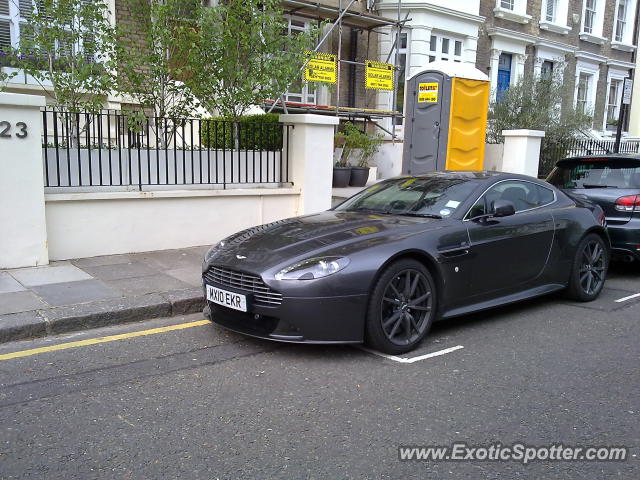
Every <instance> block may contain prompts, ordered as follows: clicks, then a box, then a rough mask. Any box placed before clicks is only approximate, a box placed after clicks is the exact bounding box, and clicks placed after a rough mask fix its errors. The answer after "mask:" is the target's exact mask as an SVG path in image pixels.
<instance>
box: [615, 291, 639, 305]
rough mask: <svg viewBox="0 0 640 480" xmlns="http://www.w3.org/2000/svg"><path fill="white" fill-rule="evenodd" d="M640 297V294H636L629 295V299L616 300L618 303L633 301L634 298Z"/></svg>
mask: <svg viewBox="0 0 640 480" xmlns="http://www.w3.org/2000/svg"><path fill="white" fill-rule="evenodd" d="M637 297H640V293H634V294H633V295H629V296H628V297H622V298H619V299H617V300H616V303H620V302H626V301H627V300H631V299H632V298H637Z"/></svg>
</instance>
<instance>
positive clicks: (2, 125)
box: [0, 121, 28, 138]
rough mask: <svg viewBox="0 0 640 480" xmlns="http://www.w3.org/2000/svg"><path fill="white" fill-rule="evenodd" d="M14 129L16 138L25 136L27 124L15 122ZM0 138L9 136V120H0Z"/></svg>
mask: <svg viewBox="0 0 640 480" xmlns="http://www.w3.org/2000/svg"><path fill="white" fill-rule="evenodd" d="M16 129H17V130H18V131H17V132H16V133H15V135H16V137H17V138H27V135H28V132H27V124H26V123H24V122H18V123H16ZM0 138H11V122H7V121H1V122H0Z"/></svg>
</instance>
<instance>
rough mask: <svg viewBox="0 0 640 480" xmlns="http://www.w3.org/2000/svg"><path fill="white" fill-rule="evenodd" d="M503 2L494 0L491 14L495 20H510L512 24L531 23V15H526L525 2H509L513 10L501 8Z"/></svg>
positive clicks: (513, 0)
mask: <svg viewBox="0 0 640 480" xmlns="http://www.w3.org/2000/svg"><path fill="white" fill-rule="evenodd" d="M503 1H504V0H496V3H495V8H494V9H493V13H494V14H495V16H496V17H497V18H503V19H505V20H511V21H512V22H516V23H521V24H523V25H524V24H526V23H529V22H530V21H531V18H532V17H531V15H527V1H526V0H510V3H511V4H512V5H513V8H505V7H503V6H502V5H503V3H502V2H503Z"/></svg>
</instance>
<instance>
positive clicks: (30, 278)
mask: <svg viewBox="0 0 640 480" xmlns="http://www.w3.org/2000/svg"><path fill="white" fill-rule="evenodd" d="M8 273H9V274H10V275H11V276H12V277H13V278H15V279H16V280H18V281H19V282H20V283H21V284H22V285H24V286H25V287H34V286H38V285H47V284H49V283H64V282H75V281H79V280H91V278H92V277H91V275H89V274H88V273H86V272H83V271H82V270H81V269H79V268H78V267H75V266H73V265H70V264H63V265H59V264H58V265H47V266H43V267H35V268H19V269H17V270H10V271H9V272H8Z"/></svg>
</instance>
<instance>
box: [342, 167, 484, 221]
mask: <svg viewBox="0 0 640 480" xmlns="http://www.w3.org/2000/svg"><path fill="white" fill-rule="evenodd" d="M477 186H478V184H477V183H476V182H475V181H471V180H469V179H460V178H439V177H438V176H425V177H422V178H421V177H418V178H412V179H409V180H407V179H406V178H400V179H394V180H388V181H385V182H381V183H377V184H376V185H373V186H371V187H369V188H367V189H366V190H363V191H361V192H360V193H358V194H357V195H355V196H353V197H351V198H350V199H349V200H347V201H346V202H344V203H342V204H340V206H338V207H336V210H338V211H367V212H370V213H374V212H380V213H393V214H397V215H402V214H408V215H437V216H441V217H449V216H451V215H453V214H454V213H455V212H456V210H457V209H458V208H460V207H461V206H462V205H463V204H464V202H465V200H467V198H469V195H471V193H472V192H473V191H474V190H475V189H476V188H477Z"/></svg>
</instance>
